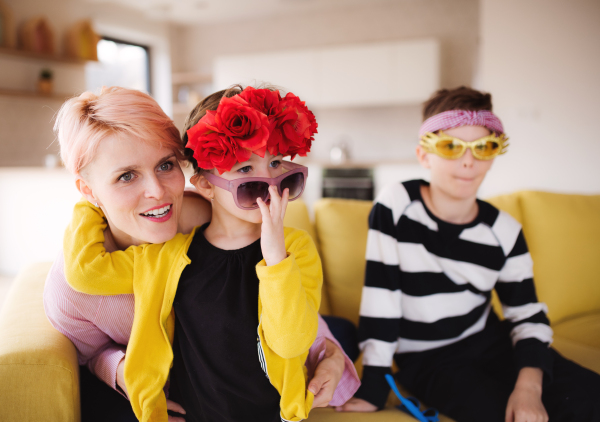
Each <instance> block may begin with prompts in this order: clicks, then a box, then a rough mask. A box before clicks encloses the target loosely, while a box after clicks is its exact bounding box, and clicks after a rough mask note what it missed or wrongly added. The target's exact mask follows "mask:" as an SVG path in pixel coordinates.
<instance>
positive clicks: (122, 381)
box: [117, 358, 185, 422]
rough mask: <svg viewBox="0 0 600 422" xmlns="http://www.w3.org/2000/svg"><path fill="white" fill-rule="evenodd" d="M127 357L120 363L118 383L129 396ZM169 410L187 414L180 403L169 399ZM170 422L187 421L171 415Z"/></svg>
mask: <svg viewBox="0 0 600 422" xmlns="http://www.w3.org/2000/svg"><path fill="white" fill-rule="evenodd" d="M124 374H125V358H123V359H121V362H119V365H118V366H117V385H118V386H119V387H120V388H121V390H123V392H124V393H125V395H126V396H127V398H129V395H128V394H127V387H126V386H125V376H124ZM167 410H172V411H173V412H177V413H180V414H182V415H185V410H184V408H183V407H181V406H180V405H179V404H178V403H175V402H174V401H172V400H169V399H167ZM168 420H169V422H185V419H184V418H181V417H179V416H169V419H168Z"/></svg>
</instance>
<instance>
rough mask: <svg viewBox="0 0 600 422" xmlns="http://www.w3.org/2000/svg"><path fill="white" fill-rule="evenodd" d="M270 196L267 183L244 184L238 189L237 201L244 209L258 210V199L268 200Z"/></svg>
mask: <svg viewBox="0 0 600 422" xmlns="http://www.w3.org/2000/svg"><path fill="white" fill-rule="evenodd" d="M268 196H269V184H268V183H265V182H248V183H242V184H240V185H239V186H238V189H237V200H238V204H240V206H241V207H243V208H257V207H258V204H257V203H256V198H261V199H262V200H263V201H266V200H267V197H268Z"/></svg>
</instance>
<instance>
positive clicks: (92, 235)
mask: <svg viewBox="0 0 600 422" xmlns="http://www.w3.org/2000/svg"><path fill="white" fill-rule="evenodd" d="M105 228H106V221H105V219H104V215H103V214H102V211H101V210H100V209H99V208H97V207H94V206H92V205H91V204H90V203H89V202H88V201H86V200H81V201H80V202H78V203H77V204H76V205H75V209H74V211H73V219H72V220H71V223H70V224H69V226H68V227H67V230H66V231H65V238H64V242H63V247H64V257H65V276H66V279H67V281H68V283H69V285H70V286H71V287H73V289H75V290H77V291H79V292H82V293H87V294H97V295H116V294H131V293H133V294H134V295H135V316H134V321H133V327H132V332H131V337H130V340H129V344H128V346H127V353H126V354H125V385H126V386H127V391H128V393H129V397H130V401H131V405H132V407H133V410H134V412H135V414H136V416H137V417H138V419H139V420H141V421H167V407H166V398H165V395H164V392H163V387H164V385H165V383H166V382H167V379H168V376H169V370H170V367H171V365H172V361H173V351H172V348H171V345H172V342H173V327H174V314H173V312H172V306H173V300H174V298H175V292H176V290H177V284H178V282H179V278H180V276H181V273H182V271H183V269H184V268H185V266H186V265H188V264H189V263H190V262H191V261H190V259H189V258H188V256H187V250H188V248H189V246H190V243H191V241H192V238H193V236H194V233H195V229H194V231H192V233H190V234H188V235H183V234H177V235H176V236H175V237H174V238H173V239H171V240H169V241H168V242H166V243H163V244H147V245H141V246H131V247H129V248H128V249H127V250H125V251H117V252H113V253H107V252H106V249H105V248H104V245H103V243H104V229H105ZM284 234H285V246H286V249H287V252H288V257H287V258H286V259H284V260H283V261H281V262H280V263H279V264H277V265H273V266H266V263H265V261H264V260H262V261H261V262H259V263H258V264H257V265H256V272H257V275H258V279H259V305H258V312H259V315H258V317H259V325H258V336H259V339H260V346H261V347H259V349H262V353H263V356H264V362H265V365H263V369H265V372H266V373H267V376H268V378H269V380H270V382H271V384H272V385H273V386H274V387H275V388H276V389H277V391H278V392H279V394H280V395H281V400H280V410H281V417H282V419H283V420H285V421H300V420H302V419H305V418H307V417H308V414H309V412H310V409H311V407H312V402H313V399H314V397H313V395H312V393H311V392H310V391H308V390H307V389H306V387H307V385H306V368H305V366H304V363H305V361H306V357H307V355H308V349H309V348H310V346H311V345H312V343H313V342H314V340H315V338H316V335H317V328H318V327H317V326H318V315H317V310H318V309H319V305H320V301H321V296H320V293H321V284H322V281H323V272H322V268H321V261H320V258H319V255H318V253H317V250H316V247H315V245H314V243H313V241H312V239H311V237H310V236H309V235H308V234H307V233H306V232H305V231H303V230H297V229H293V228H287V227H286V228H285V230H284ZM259 353H260V351H259ZM257 358H258V356H257ZM249 417H251V415H249Z"/></svg>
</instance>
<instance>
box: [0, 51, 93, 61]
mask: <svg viewBox="0 0 600 422" xmlns="http://www.w3.org/2000/svg"><path fill="white" fill-rule="evenodd" d="M0 56H13V57H20V58H25V59H33V60H47V61H53V62H57V63H67V64H77V65H82V64H86V63H87V62H89V61H91V60H85V59H78V58H73V57H65V56H58V55H56V54H43V53H35V52H32V51H25V50H18V49H15V48H6V47H0Z"/></svg>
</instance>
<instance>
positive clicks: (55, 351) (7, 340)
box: [0, 263, 80, 422]
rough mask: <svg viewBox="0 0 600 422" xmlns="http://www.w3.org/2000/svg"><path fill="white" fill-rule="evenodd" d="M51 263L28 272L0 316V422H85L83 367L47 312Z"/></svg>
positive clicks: (20, 280) (67, 340) (18, 278)
mask: <svg viewBox="0 0 600 422" xmlns="http://www.w3.org/2000/svg"><path fill="white" fill-rule="evenodd" d="M50 266H51V264H50V263H41V264H36V265H34V266H32V267H30V268H28V269H26V270H24V271H22V272H21V273H20V274H19V276H18V277H17V278H16V279H15V281H14V282H13V286H12V287H11V290H10V292H9V294H8V297H7V298H6V301H5V302H4V306H3V308H2V312H1V313H0V380H2V381H1V382H0V420H2V421H56V422H74V421H79V420H80V410H79V366H78V364H77V354H76V351H75V347H74V346H73V344H72V343H71V342H70V341H69V339H67V338H66V337H65V336H63V335H62V334H61V333H59V332H58V331H56V330H55V329H54V328H53V327H52V326H51V325H50V322H48V319H47V318H46V314H45V313H44V306H43V303H42V294H43V290H44V281H45V280H46V274H47V273H48V270H49V269H50Z"/></svg>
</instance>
